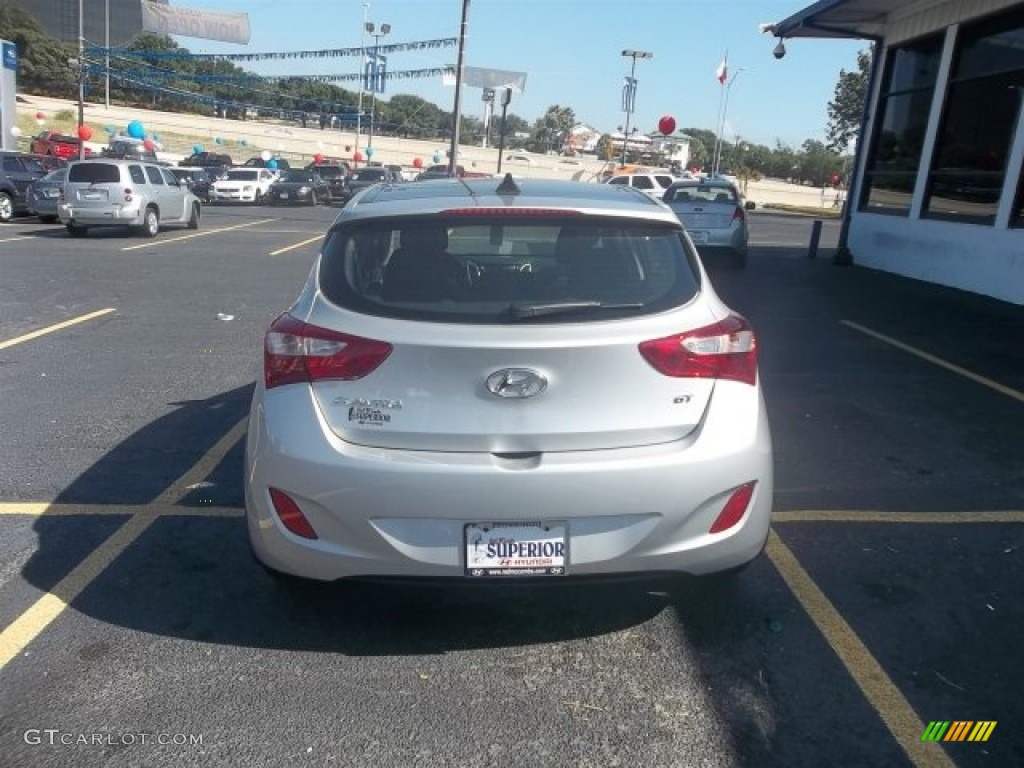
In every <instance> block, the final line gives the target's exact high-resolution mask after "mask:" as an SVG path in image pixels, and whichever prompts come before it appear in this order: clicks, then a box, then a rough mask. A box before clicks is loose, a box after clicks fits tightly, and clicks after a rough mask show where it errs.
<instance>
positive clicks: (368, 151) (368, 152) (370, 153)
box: [366, 147, 373, 157]
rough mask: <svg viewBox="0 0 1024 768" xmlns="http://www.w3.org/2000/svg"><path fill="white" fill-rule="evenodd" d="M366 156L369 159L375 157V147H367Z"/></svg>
mask: <svg viewBox="0 0 1024 768" xmlns="http://www.w3.org/2000/svg"><path fill="white" fill-rule="evenodd" d="M366 156H367V157H373V147H367V148H366Z"/></svg>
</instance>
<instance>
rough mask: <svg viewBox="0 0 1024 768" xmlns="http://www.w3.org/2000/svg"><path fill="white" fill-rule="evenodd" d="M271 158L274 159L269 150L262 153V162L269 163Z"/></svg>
mask: <svg viewBox="0 0 1024 768" xmlns="http://www.w3.org/2000/svg"><path fill="white" fill-rule="evenodd" d="M271 157H273V155H271V154H270V150H269V149H264V150H263V151H262V152H260V160H262V161H263V162H264V163H265V162H267V160H269V159H270V158H271Z"/></svg>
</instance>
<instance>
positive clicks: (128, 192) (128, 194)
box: [124, 187, 132, 203]
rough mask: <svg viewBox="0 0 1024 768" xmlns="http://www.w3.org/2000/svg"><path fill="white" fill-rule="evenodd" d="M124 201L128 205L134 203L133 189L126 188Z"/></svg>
mask: <svg viewBox="0 0 1024 768" xmlns="http://www.w3.org/2000/svg"><path fill="white" fill-rule="evenodd" d="M124 201H125V202H126V203H130V202H131V201H132V188H131V187H125V188H124Z"/></svg>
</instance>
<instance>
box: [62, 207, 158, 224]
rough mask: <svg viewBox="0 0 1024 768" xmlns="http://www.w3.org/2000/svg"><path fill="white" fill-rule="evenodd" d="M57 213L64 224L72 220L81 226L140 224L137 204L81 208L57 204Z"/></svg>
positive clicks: (140, 219) (139, 210) (140, 218)
mask: <svg viewBox="0 0 1024 768" xmlns="http://www.w3.org/2000/svg"><path fill="white" fill-rule="evenodd" d="M57 215H58V216H59V217H60V220H61V221H62V222H63V223H64V224H68V223H70V222H72V221H73V222H74V223H75V224H81V225H82V226H98V225H103V224H123V225H126V226H137V225H141V224H142V208H141V207H140V206H139V205H137V204H136V205H132V206H123V205H110V206H107V207H104V208H82V207H79V206H76V205H70V204H68V203H61V204H59V205H58V206H57Z"/></svg>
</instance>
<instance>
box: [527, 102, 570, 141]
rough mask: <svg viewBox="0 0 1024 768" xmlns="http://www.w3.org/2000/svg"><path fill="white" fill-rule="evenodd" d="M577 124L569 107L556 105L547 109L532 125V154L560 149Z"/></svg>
mask: <svg viewBox="0 0 1024 768" xmlns="http://www.w3.org/2000/svg"><path fill="white" fill-rule="evenodd" d="M577 122H579V121H578V120H577V119H576V113H575V112H573V111H572V108H571V107H562V106H559V105H558V104H555V105H553V106H550V107H548V109H547V112H545V113H544V116H543V117H540V118H538V119H537V122H535V123H534V124H533V136H532V137H531V142H530V143H531V148H532V149H533V151H534V152H547V151H548V150H550V149H554V150H558V149H561V146H562V142H564V141H565V137H566V136H568V135H569V131H570V130H572V127H573V126H574V125H576V123H577Z"/></svg>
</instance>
